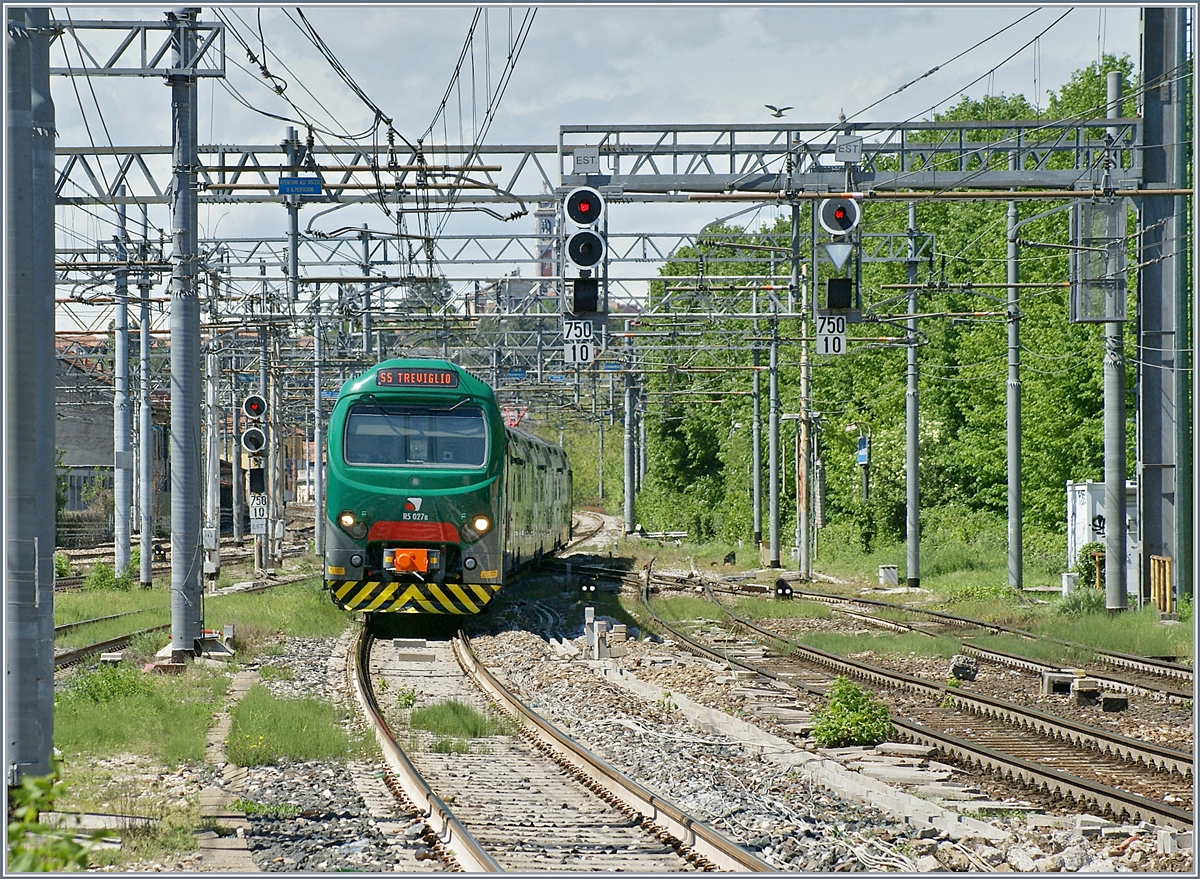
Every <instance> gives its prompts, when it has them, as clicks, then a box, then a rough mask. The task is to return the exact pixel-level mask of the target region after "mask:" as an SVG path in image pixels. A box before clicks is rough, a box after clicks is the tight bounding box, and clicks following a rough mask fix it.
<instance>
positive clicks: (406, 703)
mask: <svg viewBox="0 0 1200 879" xmlns="http://www.w3.org/2000/svg"><path fill="white" fill-rule="evenodd" d="M416 704H417V691H416V688H415V687H411V686H409V685H407V684H406V685H404V686H402V687H401V688H400V689H399V690H397V691H396V707H397V708H412V707H413V706H414V705H416Z"/></svg>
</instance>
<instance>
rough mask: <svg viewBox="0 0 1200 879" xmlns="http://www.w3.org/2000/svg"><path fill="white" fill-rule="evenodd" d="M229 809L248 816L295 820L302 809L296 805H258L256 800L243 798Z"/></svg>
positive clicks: (235, 801)
mask: <svg viewBox="0 0 1200 879" xmlns="http://www.w3.org/2000/svg"><path fill="white" fill-rule="evenodd" d="M229 808H230V809H232V810H233V811H235V812H243V813H245V814H246V815H262V816H264V817H271V818H295V817H296V816H297V815H299V814H300V807H299V806H298V805H296V804H295V803H256V802H255V801H254V800H247V799H245V798H242V797H239V798H238V799H236V800H234V801H233V802H231V803H230V804H229Z"/></svg>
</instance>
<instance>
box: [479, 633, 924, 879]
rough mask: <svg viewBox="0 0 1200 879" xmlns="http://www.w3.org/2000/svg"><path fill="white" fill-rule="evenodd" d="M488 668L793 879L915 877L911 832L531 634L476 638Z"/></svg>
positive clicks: (648, 782) (566, 726)
mask: <svg viewBox="0 0 1200 879" xmlns="http://www.w3.org/2000/svg"><path fill="white" fill-rule="evenodd" d="M472 643H473V646H474V648H475V652H476V654H477V655H478V656H479V658H480V660H481V661H482V662H484V663H485V664H486V665H488V666H489V667H500V668H503V669H504V670H505V673H506V676H507V678H508V681H509V682H510V684H512V685H513V686H514V687H516V688H517V690H518V692H519V693H520V694H521V696H522V697H523V698H524V699H526V700H527V701H529V702H530V703H532V705H533V707H535V708H536V709H537V711H538V712H539V713H540V714H543V715H544V716H545V717H547V718H548V719H550V720H551V721H552V722H553V723H555V724H556V725H557V726H559V727H560V728H561V729H563V731H564V732H566V733H567V734H568V735H570V736H572V737H574V738H577V739H579V740H580V741H583V742H586V743H588V747H590V748H592V749H593V750H595V751H596V753H598V754H599V755H600V756H602V757H603V758H604V759H605V760H607V761H609V762H610V763H612V764H613V765H614V766H616V767H617V768H619V769H621V770H622V771H623V772H625V773H626V774H628V775H630V776H631V777H633V778H635V779H637V780H638V781H639V782H641V783H642V784H644V785H646V786H647V787H648V788H650V789H651V790H654V791H656V792H658V793H659V794H661V795H662V796H664V797H665V798H667V799H668V800H670V801H672V802H674V803H675V804H676V805H678V806H679V807H680V808H682V809H684V810H685V811H688V812H691V813H693V814H695V815H696V816H697V817H699V818H702V819H704V820H706V821H708V822H710V823H711V824H712V825H713V826H714V827H716V828H717V829H718V830H721V831H722V832H724V833H725V834H727V835H729V836H730V837H732V838H734V839H736V840H738V841H740V842H741V843H742V844H744V845H746V846H747V847H749V848H751V849H755V850H757V851H758V852H759V854H760V856H762V857H763V858H764V859H765V860H767V861H768V862H770V863H772V864H774V865H776V866H778V867H779V868H780V869H786V870H793V871H801V870H802V871H815V870H834V869H837V870H840V871H849V872H853V871H857V870H867V869H886V868H889V867H890V868H892V869H912V864H911V861H909V860H908V859H907V858H904V857H903V856H902V855H900V854H899V852H898V851H897V850H896V846H897V845H898V844H903V843H905V842H907V841H908V840H909V838H910V836H911V834H912V829H911V828H909V827H906V826H904V825H902V824H898V823H897V822H895V821H893V820H891V819H890V818H888V816H886V815H885V814H883V813H882V812H880V811H878V810H876V809H871V808H864V807H861V806H858V805H852V804H847V803H843V802H840V801H838V800H837V799H835V798H833V797H831V796H829V795H828V794H826V793H825V792H824V791H821V790H819V789H814V788H813V787H811V786H810V785H809V784H808V783H807V782H806V781H805V780H804V779H803V778H802V777H801V776H799V775H795V774H792V773H790V772H789V771H788V770H786V769H782V768H780V767H778V766H776V765H774V764H772V763H769V762H767V761H765V760H763V759H761V758H760V757H758V756H757V755H754V754H748V753H746V751H745V750H744V749H743V748H742V746H741V745H740V744H739V743H737V742H734V741H732V740H730V739H727V738H724V737H721V736H716V735H712V734H707V733H701V732H699V731H697V730H695V729H693V728H691V726H690V724H689V723H688V722H687V721H686V720H685V719H684V718H683V717H682V716H681V715H680V714H679V713H678V712H677V711H674V710H672V707H671V704H670V700H669V696H664V699H663V701H662V702H661V703H660V704H649V703H646V702H643V701H642V700H640V699H637V698H635V697H633V696H631V695H629V694H628V693H626V692H625V691H623V690H620V689H618V688H616V687H613V686H612V685H610V684H608V683H606V682H604V681H602V680H600V679H599V678H597V677H595V676H593V675H592V674H591V673H590V672H582V671H581V670H580V669H579V668H578V667H577V666H572V665H571V664H569V663H565V662H560V661H556V660H553V659H552V658H551V653H550V650H549V646H548V645H547V644H546V642H545V641H543V640H542V639H541V638H539V637H537V636H536V635H531V634H529V633H527V632H507V633H503V634H500V635H497V636H491V637H479V638H476V639H474V640H473V642H472Z"/></svg>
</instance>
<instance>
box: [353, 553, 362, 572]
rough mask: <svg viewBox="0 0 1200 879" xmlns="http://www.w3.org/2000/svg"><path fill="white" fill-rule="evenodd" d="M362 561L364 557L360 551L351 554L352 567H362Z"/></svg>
mask: <svg viewBox="0 0 1200 879" xmlns="http://www.w3.org/2000/svg"><path fill="white" fill-rule="evenodd" d="M362 563H363V557H362V556H361V555H359V554H358V553H355V554H354V555H352V556H350V565H351V567H355V568H361V567H362Z"/></svg>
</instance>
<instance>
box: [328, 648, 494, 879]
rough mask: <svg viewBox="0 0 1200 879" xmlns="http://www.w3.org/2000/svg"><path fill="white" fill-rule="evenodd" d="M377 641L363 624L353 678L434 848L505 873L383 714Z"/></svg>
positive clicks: (470, 865)
mask: <svg viewBox="0 0 1200 879" xmlns="http://www.w3.org/2000/svg"><path fill="white" fill-rule="evenodd" d="M373 643H374V638H372V637H371V635H370V634H369V633H368V632H367V628H366V626H363V627H362V628H361V629H360V630H359V634H358V639H357V641H356V643H355V645H354V650H353V651H352V655H353V663H354V669H353V674H352V675H351V679H352V683H353V686H354V691H355V693H356V695H357V696H358V701H359V704H360V705H361V706H362V709H363V713H364V714H365V715H366V717H367V721H368V723H370V725H371V728H372V729H373V730H374V732H375V739H376V741H378V742H379V747H380V749H381V750H382V752H383V759H384V760H385V761H386V762H387V764H388V766H389V768H390V769H391V770H392V772H393V773H394V775H395V777H396V780H397V781H398V782H399V784H400V787H401V788H402V789H403V791H404V794H405V796H406V797H408V800H409V802H411V803H412V804H413V805H414V806H415V807H416V808H417V809H418V810H420V811H421V812H422V813H423V816H424V818H425V822H426V825H427V826H428V827H429V828H430V830H431V831H432V832H433V834H434V836H435V837H436V842H435V844H434V845H433V846H432V847H433V848H434V850H435V851H436V852H437V854H438V855H439V857H441V858H442V859H443V860H444V861H446V862H448V863H453V864H454V865H456V866H458V867H459V868H460V869H462V870H464V871H466V872H468V873H503V872H504V868H503V867H501V866H500V864H499V863H497V862H496V860H495V858H493V857H492V856H491V855H489V854H488V853H487V851H486V850H485V849H484V848H483V846H482V845H480V844H479V842H478V840H476V839H475V837H474V836H472V835H471V834H470V832H468V830H467V829H466V828H465V827H464V826H463V825H462V823H461V822H460V821H459V820H458V819H457V818H456V817H455V816H454V813H453V812H451V811H450V809H449V807H448V806H447V805H446V804H445V803H444V802H442V799H441V797H439V796H438V795H437V794H436V793H434V792H433V789H432V788H431V787H430V786H429V784H428V782H426V781H425V779H424V778H423V777H422V776H421V773H420V772H418V771H417V768H416V767H415V766H414V765H413V764H412V762H411V761H410V760H409V759H408V757H407V756H406V755H405V753H404V752H403V751H402V750H401V749H400V746H399V745H397V744H396V739H395V736H393V735H392V731H391V730H390V729H389V728H388V725H387V722H386V721H385V720H384V719H383V713H382V711H380V709H379V703H378V702H377V701H376V700H375V693H374V691H373V690H372V688H371V681H370V677H369V674H370V673H369V671H368V667H369V658H370V653H371V645H372V644H373ZM431 842H433V841H432V840H431Z"/></svg>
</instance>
